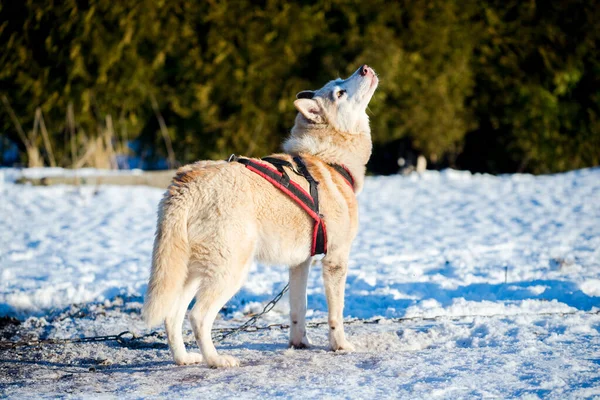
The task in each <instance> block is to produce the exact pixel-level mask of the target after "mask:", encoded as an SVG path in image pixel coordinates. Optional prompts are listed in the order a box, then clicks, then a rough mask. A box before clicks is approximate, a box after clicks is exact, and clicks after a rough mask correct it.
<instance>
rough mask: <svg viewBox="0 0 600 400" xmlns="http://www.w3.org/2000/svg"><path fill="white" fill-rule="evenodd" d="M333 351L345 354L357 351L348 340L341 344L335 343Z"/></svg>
mask: <svg viewBox="0 0 600 400" xmlns="http://www.w3.org/2000/svg"><path fill="white" fill-rule="evenodd" d="M331 350H333V351H343V352H345V353H351V352H353V351H356V349H355V348H354V345H353V344H352V343H350V342H349V341H347V340H344V341H342V342H340V343H335V344H332V345H331Z"/></svg>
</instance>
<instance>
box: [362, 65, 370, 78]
mask: <svg viewBox="0 0 600 400" xmlns="http://www.w3.org/2000/svg"><path fill="white" fill-rule="evenodd" d="M368 73H369V66H368V65H367V64H365V65H363V66H362V67H361V68H360V76H365V75H367V74H368Z"/></svg>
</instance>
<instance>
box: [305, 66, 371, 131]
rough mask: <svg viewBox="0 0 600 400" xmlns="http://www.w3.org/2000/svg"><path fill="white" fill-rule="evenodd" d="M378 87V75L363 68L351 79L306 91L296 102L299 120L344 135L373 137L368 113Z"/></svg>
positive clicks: (369, 68)
mask: <svg viewBox="0 0 600 400" xmlns="http://www.w3.org/2000/svg"><path fill="white" fill-rule="evenodd" d="M378 83H379V79H377V75H376V74H375V71H373V69H372V68H371V67H369V66H368V65H363V66H362V67H360V68H359V69H357V70H356V72H354V74H352V75H351V76H350V77H349V78H348V79H339V78H338V79H335V80H333V81H330V82H328V83H327V84H326V85H325V86H323V87H322V88H321V89H319V90H316V91H312V90H304V91H302V92H300V93H298V94H297V95H296V97H297V100H296V101H294V106H295V107H296V109H297V110H298V112H299V116H298V118H303V119H304V121H303V122H306V123H309V124H316V125H329V126H331V127H332V128H334V129H336V130H338V131H342V132H348V133H369V132H370V129H369V117H368V116H367V113H366V109H367V106H368V105H369V101H371V97H373V93H375V89H377V85H378ZM297 122H298V120H297Z"/></svg>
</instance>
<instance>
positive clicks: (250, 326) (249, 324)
mask: <svg viewBox="0 0 600 400" xmlns="http://www.w3.org/2000/svg"><path fill="white" fill-rule="evenodd" d="M289 288H290V284H289V283H288V284H286V285H285V287H284V288H283V289H282V290H281V292H279V293H278V294H277V295H276V296H275V297H273V299H272V300H271V301H269V302H268V303H267V304H266V305H265V307H264V308H263V310H262V311H261V312H259V313H258V314H256V315H253V316H252V317H251V318H250V319H249V320H248V321H246V322H244V323H243V324H242V325H240V326H238V327H237V328H234V329H228V328H223V329H218V330H217V329H213V332H215V331H216V334H213V336H212V338H213V340H214V341H215V342H217V343H218V342H222V341H223V340H225V339H226V338H228V337H229V336H231V335H234V334H236V333H239V332H241V331H245V332H254V331H257V330H258V328H257V327H256V321H258V320H259V319H260V317H262V316H263V315H265V314H266V313H268V312H269V311H271V310H272V309H273V307H275V304H277V302H278V301H279V300H281V298H282V297H283V295H284V294H285V293H286V292H287V291H288V289H289Z"/></svg>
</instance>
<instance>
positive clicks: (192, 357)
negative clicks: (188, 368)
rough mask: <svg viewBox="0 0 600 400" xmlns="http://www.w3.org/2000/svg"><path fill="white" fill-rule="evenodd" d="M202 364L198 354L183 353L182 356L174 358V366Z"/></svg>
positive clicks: (200, 355)
mask: <svg viewBox="0 0 600 400" xmlns="http://www.w3.org/2000/svg"><path fill="white" fill-rule="evenodd" d="M201 362H202V354H200V353H185V354H184V355H182V356H178V357H175V364H177V365H190V364H199V363H201Z"/></svg>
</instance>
